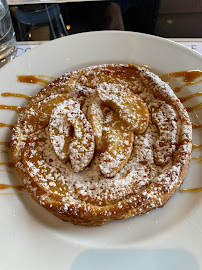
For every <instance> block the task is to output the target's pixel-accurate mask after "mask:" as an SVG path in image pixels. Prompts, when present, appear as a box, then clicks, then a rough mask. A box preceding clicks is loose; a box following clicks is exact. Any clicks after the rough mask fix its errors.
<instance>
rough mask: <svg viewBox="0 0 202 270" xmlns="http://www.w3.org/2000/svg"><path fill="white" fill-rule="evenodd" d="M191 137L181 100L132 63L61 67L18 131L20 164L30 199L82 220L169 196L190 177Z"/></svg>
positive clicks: (116, 216) (145, 207)
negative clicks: (68, 69) (64, 69)
mask: <svg viewBox="0 0 202 270" xmlns="http://www.w3.org/2000/svg"><path fill="white" fill-rule="evenodd" d="M191 147H192V127H191V122H190V119H189V116H188V114H187V112H186V110H185V109H184V107H183V105H182V104H181V103H180V101H179V100H178V99H177V97H176V96H175V95H174V93H173V91H172V90H171V88H170V87H169V86H168V85H167V84H166V83H164V82H163V81H161V80H160V78H159V77H158V76H156V75H155V74H153V73H151V72H150V71H148V70H147V69H145V68H141V67H138V66H134V65H114V64H111V65H100V66H95V67H89V68H85V69H82V70H78V71H75V72H69V73H66V74H64V75H63V76H61V77H60V78H58V79H57V80H55V81H53V82H52V83H50V85H48V86H47V87H45V88H43V89H42V90H41V91H40V92H39V93H38V94H37V96H36V97H34V98H33V99H32V100H31V101H30V102H29V103H28V105H27V106H26V107H25V108H24V110H23V111H22V112H21V114H20V115H19V118H18V120H17V122H16V124H15V126H14V128H13V132H12V152H13V159H14V163H15V167H16V169H17V171H18V173H19V174H20V176H21V178H22V180H23V182H24V185H25V186H26V188H27V190H28V192H29V193H30V195H31V196H32V197H33V199H34V200H35V201H37V202H38V203H39V204H40V205H42V206H43V207H44V208H45V209H47V210H48V211H49V212H51V213H53V214H54V215H55V216H57V217H59V218H61V219H63V220H65V221H68V222H71V223H74V224H80V225H85V226H99V225H102V224H104V223H106V222H108V221H110V220H121V219H125V218H128V217H132V216H135V215H141V214H144V213H146V212H149V211H151V210H153V209H155V208H158V207H162V206H164V205H165V203H166V202H167V201H168V200H169V198H170V197H171V196H172V195H173V194H174V192H175V191H176V190H177V189H178V188H179V187H180V185H181V184H182V182H183V180H184V177H185V174H186V171H187V168H188V164H189V160H190V156H191ZM162 211H163V210H162Z"/></svg>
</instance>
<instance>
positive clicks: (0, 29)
mask: <svg viewBox="0 0 202 270" xmlns="http://www.w3.org/2000/svg"><path fill="white" fill-rule="evenodd" d="M16 52H17V47H16V39H15V32H14V29H13V25H12V20H11V16H10V11H9V8H8V4H7V2H6V0H0V67H2V66H3V65H5V64H6V63H7V62H9V61H10V60H12V59H13V58H14V57H15V56H16Z"/></svg>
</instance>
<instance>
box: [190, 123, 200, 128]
mask: <svg viewBox="0 0 202 270" xmlns="http://www.w3.org/2000/svg"><path fill="white" fill-rule="evenodd" d="M201 127H202V125H201V124H198V125H197V124H193V123H192V128H201Z"/></svg>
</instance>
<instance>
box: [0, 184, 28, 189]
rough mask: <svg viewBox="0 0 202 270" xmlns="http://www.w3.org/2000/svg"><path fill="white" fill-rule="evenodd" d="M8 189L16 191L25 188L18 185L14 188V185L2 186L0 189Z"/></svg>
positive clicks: (0, 185)
mask: <svg viewBox="0 0 202 270" xmlns="http://www.w3.org/2000/svg"><path fill="white" fill-rule="evenodd" d="M7 188H13V189H16V190H24V189H25V187H24V186H22V185H18V186H12V185H4V184H0V189H7Z"/></svg>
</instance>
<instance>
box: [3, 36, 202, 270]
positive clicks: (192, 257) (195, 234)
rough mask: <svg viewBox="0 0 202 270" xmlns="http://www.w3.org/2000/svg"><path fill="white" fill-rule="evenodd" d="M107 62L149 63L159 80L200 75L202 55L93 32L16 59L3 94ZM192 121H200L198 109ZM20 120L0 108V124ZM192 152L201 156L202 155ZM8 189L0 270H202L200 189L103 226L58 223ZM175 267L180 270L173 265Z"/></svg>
mask: <svg viewBox="0 0 202 270" xmlns="http://www.w3.org/2000/svg"><path fill="white" fill-rule="evenodd" d="M104 63H133V64H140V65H148V66H149V67H150V69H151V70H152V71H154V72H156V73H157V74H158V75H162V74H165V73H168V72H176V71H182V70H193V69H200V70H202V56H201V55H200V54H198V53H196V52H194V51H192V50H190V49H187V48H185V47H183V46H181V45H178V44H176V43H174V42H171V41H168V40H165V39H161V38H158V37H154V36H149V35H144V34H138V33H129V32H128V33H127V32H118V31H116V32H112V31H111V32H91V33H84V34H78V35H73V36H69V37H66V38H62V39H58V40H54V41H51V42H48V43H45V44H43V45H41V46H38V47H37V48H35V49H33V50H31V51H29V52H27V53H25V54H24V55H22V56H20V57H18V58H16V59H15V60H13V61H12V62H11V63H9V64H7V65H6V66H4V67H3V68H2V69H1V70H0V91H1V93H3V92H13V93H24V94H28V95H35V94H36V93H37V92H38V91H39V89H40V88H41V87H40V86H39V85H36V84H23V83H19V82H17V80H16V76H17V75H48V76H53V77H58V76H59V75H62V74H63V73H65V72H66V71H71V70H76V69H80V68H83V67H87V66H90V65H97V64H104ZM174 84H175V86H177V85H179V82H175V83H174ZM200 89H202V83H201V84H197V85H195V86H191V87H187V88H185V89H184V90H183V91H181V92H180V93H179V95H181V96H186V95H188V94H190V93H195V92H198V91H199V90H200ZM199 102H200V97H196V98H193V99H191V100H190V101H189V102H187V103H186V104H185V105H186V106H192V105H195V104H198V103H199ZM0 104H7V105H19V106H24V105H25V104H26V100H24V99H22V98H21V99H20V98H8V97H7V98H5V97H2V96H0ZM191 118H192V119H193V121H202V115H201V113H200V110H199V111H197V112H196V113H195V114H194V113H192V114H191ZM16 119H17V113H16V112H14V111H9V110H1V111H0V122H4V123H7V124H13V123H14V122H15V121H16ZM6 140H7V141H9V140H10V131H9V129H8V128H6V127H4V128H1V132H0V141H6ZM193 142H194V143H196V144H201V130H200V129H198V130H197V129H196V130H194V131H193ZM4 148H5V147H4V146H3V145H1V149H4ZM193 155H195V156H200V155H201V152H200V150H195V151H194V152H193ZM5 160H8V156H7V155H6V154H4V153H0V162H4V161H5ZM1 169H2V170H5V171H0V175H1V180H0V182H1V183H4V184H12V185H14V184H20V183H21V182H20V179H19V178H18V176H17V174H15V173H13V174H11V173H8V172H7V170H8V168H7V167H4V166H1ZM201 173H202V171H201V163H197V162H196V161H195V162H194V161H191V163H190V166H189V170H188V173H187V176H186V178H185V181H184V184H183V188H194V187H198V186H202V181H201ZM8 192H9V193H14V194H15V195H2V196H0V205H1V207H0V224H1V229H0V241H1V245H0V247H1V248H0V269H5V270H10V269H12V270H13V269H30V270H31V269H49V270H51V269H56V267H57V269H74V270H78V269H82V268H83V269H104V268H105V269H123V268H122V267H123V265H125V266H124V267H126V268H124V269H134V268H132V267H133V266H134V265H136V266H137V267H139V268H142V269H156V270H158V269H162V267H164V269H171V268H172V269H178V270H179V269H183V270H184V269H193V270H196V269H200V267H201V268H202V257H201V254H202V245H201V243H202V216H201V211H202V204H201V197H202V196H201V193H200V192H198V193H179V192H176V193H175V195H174V196H173V197H172V198H171V200H170V201H169V202H168V203H167V204H166V206H165V207H163V208H162V209H157V210H155V211H152V212H151V213H149V214H147V215H143V216H139V217H134V218H130V219H127V220H125V221H119V222H117V221H112V222H109V223H108V224H106V225H104V226H103V227H97V228H85V227H80V226H74V225H72V224H69V223H65V222H63V221H61V220H59V219H58V218H56V217H54V216H53V215H51V214H50V213H48V212H47V211H46V210H44V209H43V208H42V207H40V206H39V205H38V204H36V203H35V202H34V201H33V200H32V199H31V198H30V197H29V195H28V194H27V193H26V191H24V192H19V191H14V190H5V191H0V193H8ZM19 193H23V195H22V196H20V195H19ZM106 250H107V252H106ZM83 252H84V253H83ZM131 258H133V260H131ZM143 258H144V259H143ZM173 262H174V263H176V265H178V266H177V268H175V265H174V266H172V265H171V264H170V263H173ZM95 265H96V266H95ZM113 267H114V268H113ZM144 267H145V268H144ZM166 267H168V268H166ZM188 267H189V268H188ZM190 267H191V268H190Z"/></svg>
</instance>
